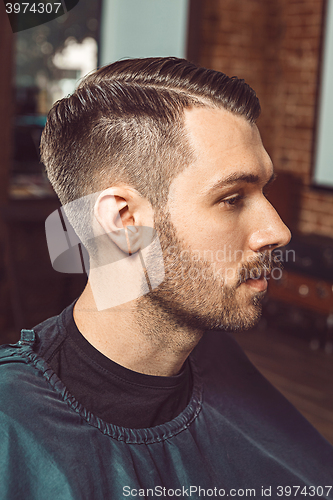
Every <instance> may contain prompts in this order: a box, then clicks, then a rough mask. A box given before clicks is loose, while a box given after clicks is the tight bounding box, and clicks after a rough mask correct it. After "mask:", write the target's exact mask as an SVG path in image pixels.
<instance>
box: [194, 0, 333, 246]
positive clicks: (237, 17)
mask: <svg viewBox="0 0 333 500" xmlns="http://www.w3.org/2000/svg"><path fill="white" fill-rule="evenodd" d="M324 1H325V0H203V12H202V25H201V46H200V56H199V60H200V64H202V65H203V66H207V67H211V68H214V69H217V70H220V71H223V72H224V73H226V74H228V75H229V76H233V75H236V76H239V77H241V78H244V79H245V80H246V81H247V82H248V83H249V84H250V85H251V86H252V87H253V88H254V89H255V90H256V92H257V94H258V96H259V99H260V102H261V106H262V116H261V117H260V119H259V121H258V126H259V129H260V131H261V134H262V138H263V142H264V145H265V147H266V149H267V151H268V152H269V154H270V156H271V158H272V160H273V162H274V165H275V168H276V171H277V172H286V173H289V174H292V175H293V176H294V178H295V181H296V183H297V184H298V190H297V192H298V193H299V195H298V196H297V197H295V199H294V200H292V203H293V206H292V210H293V211H294V212H295V213H297V221H296V225H295V229H296V230H297V231H298V232H300V233H315V234H320V235H325V236H330V237H333V191H332V192H327V191H319V190H316V189H314V188H312V187H311V169H312V151H313V141H314V134H315V123H316V116H315V114H316V105H317V92H318V73H319V61H320V54H321V38H322V18H323V17H322V16H323V9H324V3H323V2H324ZM287 192H289V191H287V190H286V193H287ZM283 195H284V193H283V192H282V193H281V200H282V201H281V203H283ZM286 203H290V200H286Z"/></svg>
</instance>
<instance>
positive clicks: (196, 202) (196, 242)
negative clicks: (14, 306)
mask: <svg viewBox="0 0 333 500" xmlns="http://www.w3.org/2000/svg"><path fill="white" fill-rule="evenodd" d="M259 113H260V106H259V102H258V99H257V97H256V95H255V93H254V91H253V90H252V89H251V88H250V87H249V86H248V85H247V84H245V83H244V81H243V80H239V79H237V78H228V77H227V76H226V75H224V74H222V73H219V72H216V71H213V70H207V69H204V68H198V67H196V66H194V65H193V64H191V63H189V62H187V61H185V60H181V59H176V58H152V59H141V60H125V61H120V62H117V63H114V64H111V65H109V66H106V67H104V68H101V69H100V70H98V71H96V72H95V73H93V74H92V75H90V76H88V77H86V78H85V79H84V80H83V81H82V82H81V83H80V85H79V87H78V89H77V90H76V91H75V92H74V94H73V95H72V96H69V97H67V98H65V99H62V100H61V101H59V102H57V103H56V104H55V105H54V107H53V108H52V110H51V111H50V113H49V117H48V122H47V125H46V128H45V131H44V134H43V138H42V144H41V150H42V159H43V162H44V164H45V166H46V170H47V173H48V176H49V178H50V180H51V182H52V184H53V186H54V189H55V191H56V192H57V194H58V196H59V198H60V200H61V202H62V204H63V205H64V209H65V214H66V216H67V217H68V219H69V220H70V222H71V223H72V225H73V227H74V229H75V230H76V232H77V234H78V236H79V237H80V238H81V240H82V241H83V242H84V243H85V246H86V248H87V250H88V252H89V257H90V272H89V279H88V284H87V286H86V288H85V290H84V291H83V293H82V295H81V296H80V297H79V299H78V300H77V301H76V302H75V304H74V305H71V306H69V307H68V308H67V309H66V310H65V311H64V312H63V313H62V314H60V315H59V316H58V317H56V318H51V319H49V320H47V321H45V322H44V323H42V324H40V325H38V326H37V327H36V328H34V330H32V331H30V330H25V331H23V333H22V338H21V341H20V342H19V343H18V344H17V345H15V346H5V347H4V348H3V349H2V354H1V358H0V363H1V364H0V373H1V379H2V383H1V409H2V417H1V419H2V422H1V443H2V444H1V450H2V451H1V461H0V463H1V467H2V469H3V474H2V475H1V477H2V480H1V483H0V498H1V499H7V498H8V499H14V498H24V499H30V498H31V499H36V498H38V499H57V500H58V499H120V498H124V497H129V498H133V497H135V496H141V497H145V498H158V497H162V498H163V497H165V498H172V497H177V496H178V497H184V498H187V497H192V498H200V497H202V496H213V497H221V496H236V497H240V496H252V497H255V498H259V497H263V496H271V497H273V498H278V497H282V498H284V497H285V496H290V495H291V496H293V497H298V498H302V497H303V496H304V495H306V496H307V495H309V496H314V497H317V496H318V497H319V496H324V497H325V498H333V495H332V491H331V485H332V470H333V449H332V447H331V446H330V445H329V443H327V442H326V441H325V440H324V439H323V438H322V437H321V436H320V435H319V434H318V433H317V431H316V430H315V429H314V428H313V427H311V425H310V424H309V423H308V422H307V421H306V420H305V419H304V418H303V417H302V416H301V415H300V414H299V413H298V412H297V411H296V410H295V409H294V408H293V407H292V406H291V405H290V404H289V403H288V402H287V401H286V400H285V399H284V397H283V396H282V395H281V394H279V393H278V392H277V391H276V390H275V389H274V388H273V387H272V386H271V385H270V384H269V383H268V382H267V381H266V380H265V379H264V378H263V377H262V376H261V375H260V373H259V372H258V371H257V370H256V369H255V368H254V367H253V365H252V364H251V363H250V362H249V360H248V359H247V358H246V356H245V355H244V353H243V352H242V351H241V349H240V348H239V346H238V345H237V343H236V342H235V340H234V339H233V337H232V336H231V335H230V334H228V333H227V332H226V330H238V329H246V328H249V327H251V326H252V325H254V324H255V322H256V321H257V319H258V318H259V316H260V310H261V305H260V304H261V300H262V298H263V296H264V295H265V293H266V288H267V279H268V278H269V273H270V272H271V271H272V269H273V268H274V266H275V265H277V264H275V263H274V258H273V255H272V252H273V250H274V249H277V248H279V247H281V246H283V245H285V244H287V243H288V241H289V239H290V233H289V230H288V229H287V228H286V226H285V225H284V224H283V222H282V221H281V219H280V218H279V216H278V214H277V213H276V211H275V210H274V208H273V207H272V206H271V205H270V203H269V202H268V200H267V199H266V197H265V188H266V187H267V185H268V184H269V183H270V182H271V181H272V180H273V178H274V173H273V167H272V163H271V160H270V158H269V156H268V154H267V153H266V151H265V149H264V147H263V145H262V143H261V139H260V135H259V132H258V129H257V127H256V125H255V121H256V119H257V118H258V116H259ZM143 228H146V229H147V228H148V229H149V228H151V230H152V231H153V232H152V233H151V234H153V236H152V237H151V239H150V240H149V245H148V243H147V240H145V237H144V234H146V233H145V232H144V231H143V230H142V229H143ZM147 245H148V247H149V249H148V251H147ZM159 250H160V253H159ZM161 261H162V262H161ZM115 264H117V265H115ZM140 266H141V268H140V269H141V274H140V273H139V272H138V269H139V267H140ZM128 270H129V271H128ZM133 290H135V293H133V294H132V295H131V293H132V291H133ZM320 488H323V490H321V489H320ZM322 492H323V493H322Z"/></svg>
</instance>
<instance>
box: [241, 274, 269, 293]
mask: <svg viewBox="0 0 333 500" xmlns="http://www.w3.org/2000/svg"><path fill="white" fill-rule="evenodd" d="M244 284H245V285H247V286H249V287H250V288H253V289H254V290H256V291H257V292H264V291H265V290H267V286H268V283H267V279H266V278H265V276H260V278H258V279H252V278H250V279H248V280H246V281H245V283H244Z"/></svg>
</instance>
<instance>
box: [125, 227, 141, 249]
mask: <svg viewBox="0 0 333 500" xmlns="http://www.w3.org/2000/svg"><path fill="white" fill-rule="evenodd" d="M125 233H126V240H127V245H128V250H129V255H132V254H133V253H136V252H137V251H138V250H140V247H141V245H140V238H139V231H138V228H136V227H135V226H127V227H125Z"/></svg>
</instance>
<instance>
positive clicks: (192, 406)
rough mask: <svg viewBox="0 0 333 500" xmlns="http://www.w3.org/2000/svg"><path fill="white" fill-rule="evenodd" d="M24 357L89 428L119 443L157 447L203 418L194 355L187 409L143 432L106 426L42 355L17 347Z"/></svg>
mask: <svg viewBox="0 0 333 500" xmlns="http://www.w3.org/2000/svg"><path fill="white" fill-rule="evenodd" d="M17 347H18V348H19V349H20V351H21V354H22V355H23V356H25V357H26V358H28V360H29V364H31V365H32V366H34V367H35V368H36V369H37V370H39V371H40V372H41V373H42V375H43V376H44V377H45V378H46V379H47V381H48V382H49V384H50V385H51V387H52V389H53V390H55V391H56V392H57V393H59V394H60V395H61V397H62V399H63V401H65V402H66V403H67V404H68V406H69V407H70V408H71V410H73V411H75V412H76V413H78V414H79V415H80V416H81V417H82V418H83V419H84V420H85V421H86V422H87V423H88V424H89V425H91V426H93V427H96V428H97V429H99V430H100V431H101V432H102V433H103V434H106V435H108V436H110V437H111V438H113V439H116V440H118V441H124V442H125V443H128V444H153V443H158V442H161V441H165V440H166V439H170V438H171V437H173V436H175V435H176V434H179V433H180V432H182V431H184V430H185V429H187V427H189V425H190V424H191V423H192V422H193V421H194V420H195V419H196V417H197V416H198V415H199V413H200V410H201V407H202V390H203V388H202V381H201V378H200V375H199V374H198V371H197V368H196V365H195V362H194V359H193V357H192V355H190V357H189V360H190V364H191V369H192V374H193V389H192V396H191V399H190V401H189V403H188V404H187V406H186V408H185V409H184V410H183V411H182V412H181V413H180V414H179V415H178V416H177V417H175V418H174V419H173V420H171V421H170V422H166V423H164V424H161V425H157V426H155V427H147V428H143V429H130V428H127V427H121V426H118V425H114V424H111V423H108V422H105V421H104V420H102V419H101V418H100V417H97V416H96V415H94V414H93V413H92V412H90V411H89V410H87V409H86V408H85V407H84V406H83V405H82V404H81V403H80V402H79V401H78V400H77V399H76V398H75V397H74V396H73V395H72V394H71V393H70V392H69V391H68V390H67V388H66V386H65V385H64V383H63V382H62V381H61V380H60V379H59V377H58V375H57V374H56V373H55V372H54V371H53V370H52V368H51V367H50V366H49V365H48V364H47V362H46V361H45V360H44V358H42V357H41V356H40V355H39V354H37V353H35V352H34V350H33V347H32V345H17Z"/></svg>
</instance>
